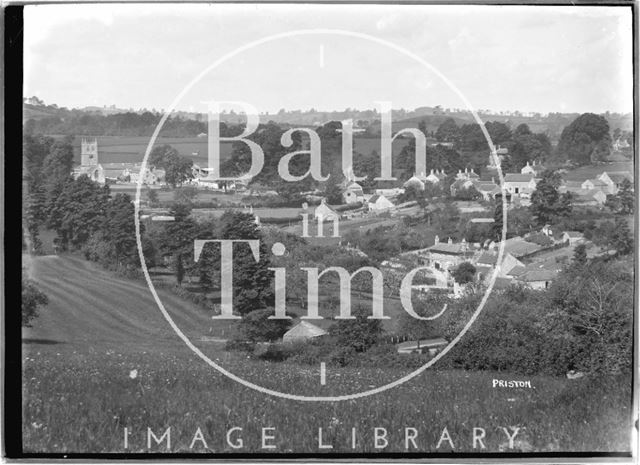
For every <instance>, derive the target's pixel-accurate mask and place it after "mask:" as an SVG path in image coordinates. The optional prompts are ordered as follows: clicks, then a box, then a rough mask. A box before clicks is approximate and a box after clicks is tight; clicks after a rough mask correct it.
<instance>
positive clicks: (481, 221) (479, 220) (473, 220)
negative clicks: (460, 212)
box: [469, 218, 496, 223]
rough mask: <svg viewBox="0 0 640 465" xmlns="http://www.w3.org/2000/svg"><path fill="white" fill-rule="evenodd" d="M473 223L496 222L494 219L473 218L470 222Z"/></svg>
mask: <svg viewBox="0 0 640 465" xmlns="http://www.w3.org/2000/svg"><path fill="white" fill-rule="evenodd" d="M469 221H470V222H471V223H495V222H496V220H495V219H493V218H471V220H469Z"/></svg>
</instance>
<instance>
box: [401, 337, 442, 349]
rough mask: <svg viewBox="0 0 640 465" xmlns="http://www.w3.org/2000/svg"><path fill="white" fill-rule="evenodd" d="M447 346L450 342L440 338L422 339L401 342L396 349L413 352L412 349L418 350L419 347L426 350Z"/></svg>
mask: <svg viewBox="0 0 640 465" xmlns="http://www.w3.org/2000/svg"><path fill="white" fill-rule="evenodd" d="M447 344H448V342H447V340H446V339H443V338H441V337H439V338H435V339H421V340H420V341H406V342H401V343H400V344H396V347H397V348H398V349H404V350H411V349H417V348H418V346H419V347H420V348H425V347H426V348H433V347H442V346H444V345H447Z"/></svg>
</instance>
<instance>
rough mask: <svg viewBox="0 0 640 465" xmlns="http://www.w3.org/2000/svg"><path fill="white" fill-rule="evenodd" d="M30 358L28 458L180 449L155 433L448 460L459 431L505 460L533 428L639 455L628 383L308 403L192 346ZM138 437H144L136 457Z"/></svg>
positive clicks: (537, 433) (62, 348)
mask: <svg viewBox="0 0 640 465" xmlns="http://www.w3.org/2000/svg"><path fill="white" fill-rule="evenodd" d="M80 350H82V352H80ZM23 361H24V372H23V386H24V387H23V443H24V450H25V452H94V453H96V452H166V451H167V449H166V447H165V444H166V443H163V444H162V445H160V446H155V445H154V446H153V447H152V448H151V449H147V443H146V441H147V428H151V429H152V431H153V432H154V433H155V434H156V435H157V436H158V437H160V435H161V434H162V433H163V432H164V431H165V430H166V428H167V427H171V449H170V451H171V452H245V453H246V452H275V453H283V452H405V451H409V452H412V451H413V452H415V451H420V452H450V451H451V447H450V443H449V442H447V441H445V442H443V443H442V445H441V447H440V448H439V449H436V445H437V443H438V441H439V439H440V438H441V435H442V432H443V429H444V428H445V427H446V428H447V431H448V433H449V435H450V437H451V440H452V442H453V445H454V451H456V452H482V451H485V452H497V451H500V450H505V448H506V445H507V444H508V442H507V436H506V435H505V433H504V431H503V430H502V428H504V427H506V428H514V427H519V428H520V432H519V433H518V435H517V438H516V439H517V440H516V443H515V450H516V451H518V450H524V451H535V452H554V451H607V452H608V451H620V452H624V451H628V450H629V447H630V446H629V431H630V427H631V409H630V407H631V387H630V384H631V382H630V379H628V378H613V377H612V378H607V379H589V378H583V379H579V380H567V379H564V378H552V377H530V378H529V377H527V378H526V379H530V380H531V384H532V386H533V389H523V388H520V389H507V388H493V387H492V379H493V378H494V377H495V378H498V379H525V378H523V377H514V376H509V375H507V374H505V373H483V372H464V371H428V372H426V373H424V374H423V375H422V376H420V377H419V378H418V379H414V380H412V381H411V382H408V383H406V384H405V385H403V386H401V387H398V388H395V389H392V390H390V391H387V392H385V393H382V394H378V395H374V396H370V397H367V398H364V399H360V400H354V401H346V402H337V403H315V402H314V403H304V402H295V401H288V400H283V399H278V398H274V397H270V396H267V395H264V394H261V393H258V392H255V391H253V390H251V389H248V388H245V387H243V386H240V385H239V384H237V383H235V382H233V381H231V380H229V379H227V378H225V377H223V376H222V375H220V374H217V373H216V372H214V371H213V370H212V369H211V368H209V367H208V366H206V365H205V364H204V363H203V362H201V361H200V360H196V359H194V357H193V356H192V354H190V353H188V352H186V350H185V349H182V348H180V349H178V350H176V349H175V348H173V349H171V348H166V349H165V348H163V349H155V350H146V351H143V350H142V349H135V350H128V349H127V348H124V347H120V348H113V349H104V350H97V349H91V348H86V347H85V348H80V347H79V346H72V345H62V344H61V345H56V346H31V347H30V349H29V350H28V351H27V353H26V354H25V357H24V360H23ZM227 366H228V367H229V368H230V369H231V370H232V371H233V372H235V373H238V374H241V373H242V374H243V375H246V376H247V377H253V378H255V379H254V380H258V379H259V378H260V373H263V374H262V377H263V378H264V380H265V383H266V384H270V385H271V386H276V387H279V388H280V389H281V390H283V391H287V392H304V393H312V392H316V393H321V392H322V391H321V390H322V389H323V388H322V387H321V386H319V381H318V379H319V378H318V377H317V372H316V371H315V370H310V369H309V367H302V366H293V365H288V364H286V363H281V364H270V363H264V362H262V363H261V362H254V361H249V360H245V361H241V360H240V359H235V360H230V361H229V362H228V365H227ZM132 370H136V371H135V372H133V373H132ZM402 373H404V372H400V371H398V373H393V372H390V371H389V370H385V371H381V370H376V369H369V370H367V369H354V368H351V369H349V368H343V369H337V368H336V369H335V370H333V369H332V371H331V373H330V374H329V375H328V384H330V385H334V388H337V389H338V390H341V391H343V392H348V391H353V390H356V389H358V388H360V389H366V388H368V387H371V386H377V385H380V382H381V377H384V378H387V379H394V378H397V377H398V376H399V375H400V374H402ZM252 374H253V376H251V375H252ZM267 378H268V383H267ZM340 385H341V386H340ZM125 427H127V428H128V429H129V431H130V432H131V434H130V436H129V444H128V446H129V448H128V449H126V450H125V449H124V441H123V437H124V428H125ZM233 427H241V428H242V429H243V430H242V431H241V432H236V433H235V434H234V435H232V438H234V439H237V438H240V437H241V438H242V440H243V447H242V448H241V449H232V448H231V447H230V446H229V445H228V444H227V442H226V433H227V430H229V429H231V428H233ZM267 427H273V428H275V431H273V432H269V433H268V434H269V435H273V436H275V439H273V440H272V441H269V442H270V443H273V444H275V445H276V448H275V449H269V450H263V449H261V446H262V442H261V434H262V428H267ZM376 427H378V428H386V431H387V437H386V439H387V440H388V446H387V447H386V448H384V449H375V448H374V428H376ZM474 427H477V428H483V429H484V430H485V431H486V437H485V438H484V440H483V442H484V445H485V446H486V449H480V448H478V449H473V442H472V436H473V428H474ZM198 428H200V429H201V431H202V433H203V436H204V438H205V441H206V443H207V447H205V446H204V444H203V442H202V441H198V442H197V443H196V444H195V445H194V447H193V448H190V445H191V442H192V440H193V437H194V434H195V433H196V431H197V429H198ZM318 428H322V429H323V443H324V444H331V445H333V449H322V450H320V449H319V448H318ZM352 428H356V436H357V442H356V448H355V449H352V447H351V440H352V439H351V435H352ZM405 428H416V429H417V431H418V435H417V438H416V439H415V442H416V445H417V447H418V448H417V449H414V448H413V446H412V444H409V446H410V447H409V448H408V449H407V448H405ZM510 431H513V429H511V430H510Z"/></svg>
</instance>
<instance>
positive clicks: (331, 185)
mask: <svg viewBox="0 0 640 465" xmlns="http://www.w3.org/2000/svg"><path fill="white" fill-rule="evenodd" d="M324 196H325V197H326V199H327V203H329V204H330V205H342V204H343V203H344V199H343V198H342V187H340V184H338V182H337V181H336V177H335V176H331V177H330V178H329V179H328V180H327V183H326V184H325V187H324Z"/></svg>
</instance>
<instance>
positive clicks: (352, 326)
mask: <svg viewBox="0 0 640 465" xmlns="http://www.w3.org/2000/svg"><path fill="white" fill-rule="evenodd" d="M352 316H354V317H355V318H353V319H349V320H340V321H338V322H337V323H334V324H333V325H331V327H330V328H329V334H330V335H331V336H333V337H335V339H336V344H337V345H339V346H341V347H348V348H351V349H353V350H354V351H356V352H364V351H366V350H367V349H369V348H370V347H371V346H373V345H374V344H375V343H376V342H377V341H378V339H379V338H380V336H381V335H382V331H383V330H382V323H381V321H380V320H374V319H369V318H368V317H369V314H368V312H367V311H366V310H364V309H362V308H358V309H356V310H355V311H354V313H353V315H352Z"/></svg>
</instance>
